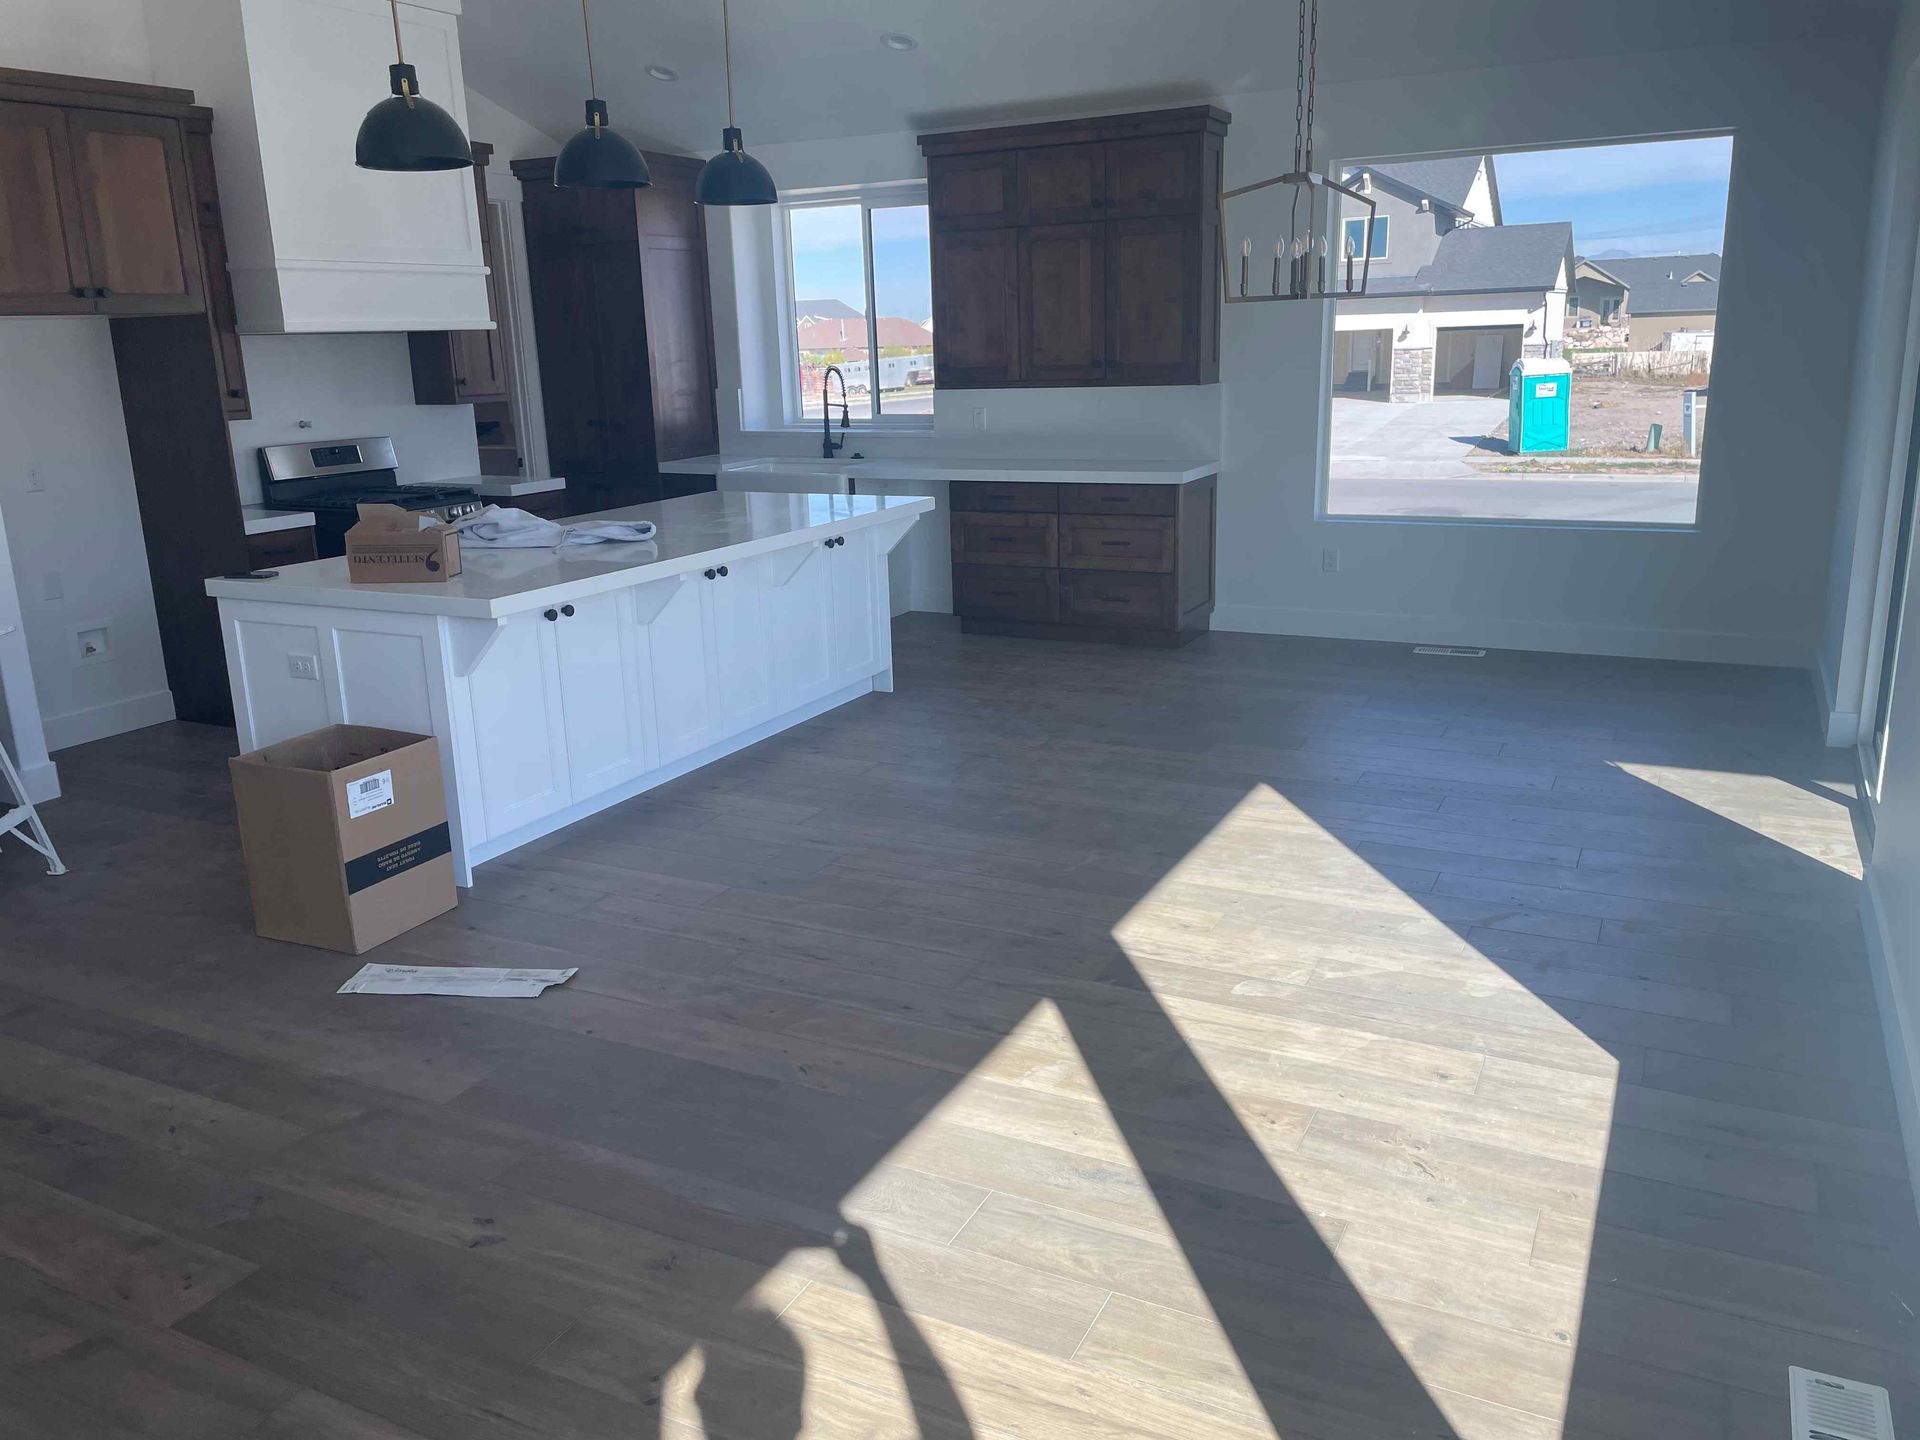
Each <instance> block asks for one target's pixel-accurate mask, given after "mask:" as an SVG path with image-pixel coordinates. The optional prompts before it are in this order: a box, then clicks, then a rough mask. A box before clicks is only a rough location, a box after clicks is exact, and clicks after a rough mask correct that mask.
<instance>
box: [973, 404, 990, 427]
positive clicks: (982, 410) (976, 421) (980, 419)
mask: <svg viewBox="0 0 1920 1440" xmlns="http://www.w3.org/2000/svg"><path fill="white" fill-rule="evenodd" d="M973 428H974V429H976V430H984V429H986V428H987V407H986V406H984V405H976V406H974V407H973Z"/></svg>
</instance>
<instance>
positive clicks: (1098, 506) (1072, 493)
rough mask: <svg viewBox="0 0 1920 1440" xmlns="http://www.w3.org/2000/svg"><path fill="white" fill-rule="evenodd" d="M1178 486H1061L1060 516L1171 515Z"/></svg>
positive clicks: (1178, 492) (1178, 494) (1178, 491)
mask: <svg viewBox="0 0 1920 1440" xmlns="http://www.w3.org/2000/svg"><path fill="white" fill-rule="evenodd" d="M1179 498H1180V487H1179V486H1178V485H1062V486H1061V487H1060V513H1061V514H1063V515H1171V514H1173V507H1174V505H1175V504H1176V503H1178V501H1179Z"/></svg>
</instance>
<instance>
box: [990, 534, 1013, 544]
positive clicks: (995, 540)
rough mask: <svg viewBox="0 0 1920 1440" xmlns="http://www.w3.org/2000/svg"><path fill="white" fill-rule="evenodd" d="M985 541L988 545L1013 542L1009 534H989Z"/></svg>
mask: <svg viewBox="0 0 1920 1440" xmlns="http://www.w3.org/2000/svg"><path fill="white" fill-rule="evenodd" d="M987 543H988V544H989V545H1011V544H1013V536H1011V535H989V536H988V537H987Z"/></svg>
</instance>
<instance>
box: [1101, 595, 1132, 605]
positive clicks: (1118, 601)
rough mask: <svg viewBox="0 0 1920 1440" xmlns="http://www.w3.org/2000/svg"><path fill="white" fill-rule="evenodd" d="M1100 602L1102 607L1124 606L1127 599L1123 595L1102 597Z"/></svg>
mask: <svg viewBox="0 0 1920 1440" xmlns="http://www.w3.org/2000/svg"><path fill="white" fill-rule="evenodd" d="M1100 601H1101V603H1102V604H1104V605H1124V604H1126V603H1127V597H1126V596H1124V595H1102V596H1101V597H1100Z"/></svg>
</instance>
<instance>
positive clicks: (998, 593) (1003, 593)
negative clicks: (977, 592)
mask: <svg viewBox="0 0 1920 1440" xmlns="http://www.w3.org/2000/svg"><path fill="white" fill-rule="evenodd" d="M987 593H988V594H990V595H992V596H993V597H994V598H995V599H996V600H1018V599H1019V598H1020V592H1019V591H1018V590H990V591H988V592H987Z"/></svg>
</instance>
